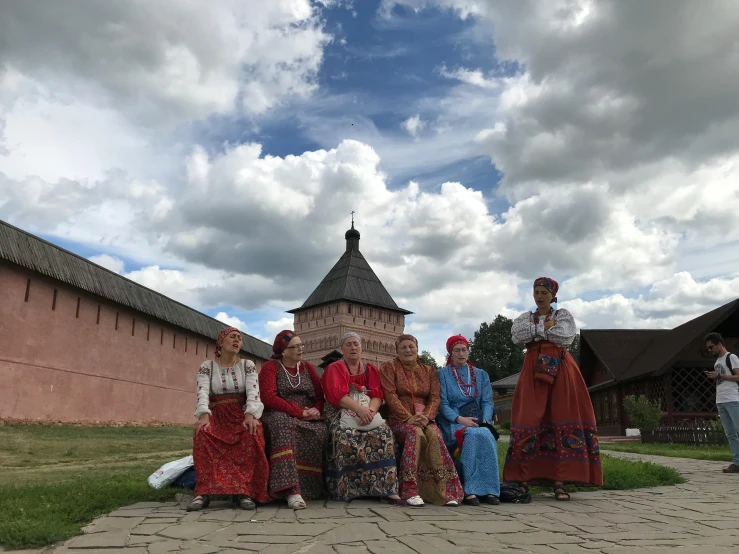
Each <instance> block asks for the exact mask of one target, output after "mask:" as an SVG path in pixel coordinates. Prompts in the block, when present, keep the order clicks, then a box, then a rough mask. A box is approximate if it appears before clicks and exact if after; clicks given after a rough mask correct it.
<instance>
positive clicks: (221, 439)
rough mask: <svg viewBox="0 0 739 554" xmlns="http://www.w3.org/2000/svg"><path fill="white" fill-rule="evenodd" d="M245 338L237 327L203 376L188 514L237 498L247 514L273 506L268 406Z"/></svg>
mask: <svg viewBox="0 0 739 554" xmlns="http://www.w3.org/2000/svg"><path fill="white" fill-rule="evenodd" d="M240 350H241V333H240V332H239V330H238V329H236V328H234V327H228V328H226V329H224V330H223V331H221V333H220V334H219V335H218V338H217V339H216V349H215V358H216V359H215V361H210V360H206V361H204V362H203V363H202V364H201V365H200V371H198V378H197V386H198V403H197V407H196V409H195V417H197V418H198V421H197V423H196V424H195V438H194V440H193V458H194V462H195V475H197V484H196V486H195V499H194V500H193V501H192V503H191V504H190V505H189V506H188V507H187V510H188V511H197V510H201V509H203V508H206V507H207V506H208V504H209V502H210V495H214V494H216V495H224V494H225V495H234V496H235V497H236V498H237V502H238V505H239V506H240V507H241V508H243V509H244V510H253V509H254V508H255V504H254V500H256V501H257V502H269V500H270V497H269V494H268V493H267V486H266V483H267V478H268V477H269V465H268V464H267V457H266V454H265V447H264V433H263V431H262V425H261V424H260V422H259V418H260V417H261V415H262V411H263V410H264V406H263V405H262V402H261V401H260V399H259V383H258V382H257V372H256V370H255V368H254V362H252V361H251V360H240V359H239V356H238V354H239V351H240Z"/></svg>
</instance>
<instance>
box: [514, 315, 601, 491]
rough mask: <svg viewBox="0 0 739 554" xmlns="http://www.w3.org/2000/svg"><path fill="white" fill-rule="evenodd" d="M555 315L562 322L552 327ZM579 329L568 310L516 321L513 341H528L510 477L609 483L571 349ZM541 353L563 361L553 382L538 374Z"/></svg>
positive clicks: (531, 480)
mask: <svg viewBox="0 0 739 554" xmlns="http://www.w3.org/2000/svg"><path fill="white" fill-rule="evenodd" d="M550 318H551V319H554V320H555V321H556V325H554V327H551V328H550V329H548V330H546V329H545V328H544V324H545V322H546V321H547V320H549V319H550ZM576 333H577V327H576V325H575V320H574V318H573V317H572V315H571V314H570V313H569V312H568V311H567V310H564V309H560V310H556V311H554V310H552V312H551V313H550V315H548V316H537V315H536V314H531V313H529V312H526V313H524V314H522V315H521V316H519V317H518V318H516V320H515V321H514V322H513V327H512V329H511V335H512V338H513V342H514V343H516V344H519V345H524V344H525V345H526V358H525V359H524V362H523V369H522V370H521V375H520V376H519V378H518V382H517V383H516V391H515V393H514V394H513V406H512V410H511V440H510V446H509V447H508V452H507V454H506V461H505V468H504V469H503V479H504V480H506V481H520V482H527V483H528V484H532V485H551V484H553V483H554V482H557V481H562V482H564V483H573V484H579V485H596V486H601V485H603V468H602V466H601V461H600V449H599V446H598V428H597V425H596V422H595V414H594V413H593V405H592V403H591V401H590V395H589V394H588V387H587V385H586V384H585V380H584V379H583V377H582V374H581V373H580V368H579V367H578V366H577V362H575V360H574V358H573V357H572V356H571V355H570V353H569V352H567V347H568V346H569V345H570V344H572V341H573V339H574V338H575V335H576ZM540 356H550V357H554V358H557V359H559V360H560V364H559V374H558V375H557V377H556V379H554V380H553V382H552V380H551V379H546V378H541V376H540V375H537V372H536V371H535V368H536V366H537V359H538V358H539V357H540Z"/></svg>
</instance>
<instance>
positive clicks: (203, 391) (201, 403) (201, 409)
mask: <svg viewBox="0 0 739 554" xmlns="http://www.w3.org/2000/svg"><path fill="white" fill-rule="evenodd" d="M210 371H211V362H209V361H208V360H206V361H204V362H203V363H202V364H200V370H199V371H198V377H197V389H196V390H197V394H198V401H197V404H196V405H195V417H200V416H201V415H203V414H208V415H213V414H211V413H210V410H209V409H208V400H209V398H210Z"/></svg>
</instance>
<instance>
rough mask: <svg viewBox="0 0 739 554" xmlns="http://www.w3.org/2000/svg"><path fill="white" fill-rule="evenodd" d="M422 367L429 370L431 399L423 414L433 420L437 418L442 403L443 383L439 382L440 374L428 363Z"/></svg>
mask: <svg viewBox="0 0 739 554" xmlns="http://www.w3.org/2000/svg"><path fill="white" fill-rule="evenodd" d="M422 367H423V368H424V369H425V370H426V371H427V375H428V379H429V401H428V403H427V404H426V410H425V411H424V412H423V415H425V416H426V417H427V418H429V419H430V420H431V421H433V420H434V419H436V414H438V413H439V404H441V384H440V383H439V376H438V375H437V374H436V372H435V371H434V370H433V369H431V368H430V367H429V366H426V365H424V366H422Z"/></svg>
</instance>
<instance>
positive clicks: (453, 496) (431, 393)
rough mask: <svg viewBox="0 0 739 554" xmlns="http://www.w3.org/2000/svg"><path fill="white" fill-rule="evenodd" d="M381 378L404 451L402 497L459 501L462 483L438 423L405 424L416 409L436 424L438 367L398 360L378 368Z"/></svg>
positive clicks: (445, 501)
mask: <svg viewBox="0 0 739 554" xmlns="http://www.w3.org/2000/svg"><path fill="white" fill-rule="evenodd" d="M380 380H381V382H382V389H383V391H384V393H385V402H386V403H387V405H388V410H389V412H390V428H391V429H392V430H393V432H394V433H395V438H396V440H397V441H398V445H399V446H400V447H401V448H402V449H403V451H402V454H401V457H400V496H401V498H402V499H403V500H408V499H409V498H412V497H414V496H420V497H421V498H422V499H423V500H425V501H427V502H431V503H432V504H437V505H443V504H446V503H447V502H451V501H456V502H461V501H462V497H463V496H464V490H463V488H462V483H461V482H460V481H459V475H458V474H457V470H456V469H455V468H454V461H453V460H452V457H451V456H450V455H449V451H448V450H447V448H446V446H444V438H443V437H442V435H441V431H440V430H439V428H438V427H437V426H436V424H435V423H429V425H427V426H426V428H425V429H422V428H420V427H417V426H415V425H410V424H408V423H405V421H406V420H408V419H409V418H410V417H411V416H412V415H414V414H416V413H423V414H424V415H425V416H426V417H427V418H429V419H430V420H431V421H432V422H433V421H434V419H435V418H436V414H437V412H438V411H439V404H440V403H441V386H440V384H439V377H438V375H437V374H436V371H434V370H433V369H432V368H430V367H429V366H427V365H423V364H419V363H416V364H415V365H414V366H413V367H406V366H404V365H403V364H402V363H401V362H400V360H399V359H398V358H396V359H395V360H393V361H390V362H386V363H384V364H383V365H382V367H380Z"/></svg>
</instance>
